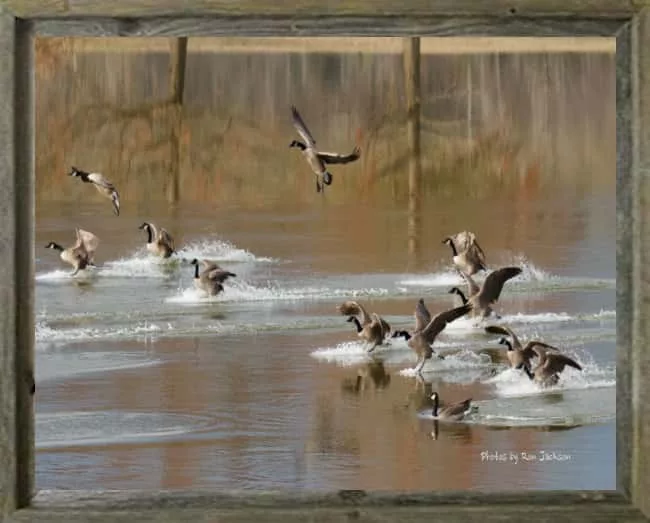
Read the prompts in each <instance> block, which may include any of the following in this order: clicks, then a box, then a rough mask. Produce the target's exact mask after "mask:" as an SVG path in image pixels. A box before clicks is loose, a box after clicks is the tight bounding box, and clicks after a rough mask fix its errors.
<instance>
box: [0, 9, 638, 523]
mask: <svg viewBox="0 0 650 523" xmlns="http://www.w3.org/2000/svg"><path fill="white" fill-rule="evenodd" d="M648 4H650V0H584V1H575V2H569V1H567V0H512V1H507V0H484V1H475V0H413V1H411V2H403V3H399V2H394V1H393V0H355V1H343V2H336V3H329V4H328V3H327V2H322V1H321V0H318V1H316V0H302V1H301V0H299V1H298V2H295V1H291V2H289V1H288V0H255V1H249V2H247V1H244V0H240V1H236V0H195V1H193V2H186V3H184V4H183V6H182V7H180V6H179V3H178V2H177V1H176V0H157V1H154V0H142V1H137V0H116V1H115V2H105V1H103V0H92V1H91V0H0V9H1V8H2V6H5V7H6V8H8V9H9V10H10V11H12V12H13V13H16V14H17V15H18V16H20V17H26V18H35V21H34V25H33V27H34V30H35V31H37V33H38V34H43V35H52V36H56V35H68V34H70V35H78V36H200V35H205V36H208V35H210V36H218V35H236V36H241V35H248V36H254V35H258V36H317V35H322V36H326V35H346V36H347V35H361V36H366V35H378V36H389V35H390V36H398V35H399V36H409V35H432V36H446V35H456V36H467V35H484V36H490V35H499V36H531V35H532V36H563V35H596V36H606V35H612V34H614V33H615V32H616V31H617V30H619V28H620V26H621V23H622V22H623V21H625V20H626V19H627V18H629V16H631V14H632V13H635V12H637V11H638V10H639V9H640V8H641V7H643V6H645V5H648ZM378 13H379V14H378ZM174 15H176V16H183V17H188V16H189V17H193V18H181V19H176V20H174V19H173V16H174ZM202 15H208V16H207V17H202ZM392 15H395V16H393V17H392ZM445 15H449V16H451V17H452V18H448V17H445ZM110 16H119V17H121V18H119V19H111V18H109V17H110ZM86 17H90V18H87V19H84V18H86ZM98 17H99V18H98ZM102 17H103V18H102ZM54 18H56V20H54ZM28 25H29V24H27V25H24V27H23V29H25V27H27V26H28ZM649 25H650V24H649V23H648V15H647V14H643V16H642V17H639V18H637V20H636V21H635V23H634V24H633V25H632V27H631V29H630V30H628V29H623V30H622V31H620V32H619V33H618V39H617V74H618V79H617V101H618V102H619V104H620V106H619V107H617V113H618V118H617V141H618V144H617V145H618V160H617V192H619V194H618V197H617V205H618V209H617V225H618V227H619V235H618V236H619V238H618V244H617V264H618V266H617V270H618V273H617V275H618V277H619V278H620V279H619V285H620V288H618V289H617V322H618V334H619V340H618V351H619V352H618V365H617V367H618V370H617V380H618V387H619V390H618V395H617V396H618V397H617V409H619V410H618V421H617V423H618V429H619V434H618V437H617V442H618V444H619V448H618V450H617V452H618V455H617V456H618V460H619V464H618V472H619V478H618V484H619V485H620V487H621V490H623V491H626V492H629V493H630V495H631V497H632V501H633V502H634V504H636V505H637V506H639V507H642V508H644V509H645V510H646V513H648V507H649V502H648V501H647V492H648V491H649V490H650V489H648V487H649V486H650V484H649V483H648V481H649V479H648V476H649V470H648V463H649V459H650V458H649V457H648V450H650V386H649V385H648V379H647V378H646V376H647V374H646V373H647V371H648V370H650V356H648V354H649V353H650V351H648V350H646V349H645V345H646V343H645V340H647V339H649V338H650V336H649V335H650V331H649V329H650V322H648V321H647V315H646V313H645V309H644V307H645V304H646V303H645V302H646V301H647V298H646V295H645V292H646V289H647V287H648V285H647V283H648V281H647V280H648V277H649V276H650V274H649V273H648V271H650V266H649V265H650V264H648V261H650V260H647V259H646V257H647V255H648V253H650V246H648V242H647V241H645V239H646V237H647V236H648V235H647V234H646V231H647V224H648V220H649V219H650V213H649V212H648V210H646V201H648V198H649V197H650V184H649V183H648V177H649V175H650V156H649V155H650V140H648V137H649V134H650V121H649V117H650V82H649V81H648V74H650V62H649V60H650V36H649V29H648V26H649ZM13 30H14V20H13V18H12V17H11V16H8V15H7V14H2V12H0V46H1V47H0V51H2V52H0V144H2V145H1V146H2V147H3V150H2V153H3V154H1V155H0V184H1V185H0V187H2V189H3V190H2V191H0V219H1V220H2V222H1V223H2V225H3V227H0V276H4V278H0V299H4V300H3V302H2V303H3V308H2V315H1V316H0V336H1V337H0V392H1V393H2V397H0V489H1V492H0V518H2V516H3V515H5V514H7V513H9V512H11V510H12V508H13V507H14V506H15V505H16V504H21V503H23V502H24V501H25V499H26V498H27V497H28V496H29V494H30V493H31V488H32V485H33V453H34V445H33V405H32V400H31V398H30V397H29V394H28V393H29V388H30V386H31V384H30V379H31V371H32V366H33V359H32V358H33V349H34V347H33V336H34V326H33V244H34V242H33V240H34V236H33V232H34V231H33V212H34V200H33V183H34V179H33V176H34V171H33V163H32V162H33V157H32V153H33V148H32V147H33V129H32V125H33V112H32V109H31V101H32V100H33V93H32V89H33V82H32V80H31V74H29V73H28V72H27V71H28V69H26V68H29V66H30V64H31V60H32V56H31V51H30V50H29V49H30V46H26V45H25V42H27V41H28V39H27V38H26V36H25V32H24V31H23V32H21V33H20V37H19V38H18V41H17V42H14V31H13ZM15 44H17V45H16V54H15V55H14V46H15ZM630 52H631V53H632V55H631V58H630ZM14 57H15V58H16V63H17V64H20V67H21V68H22V69H21V71H18V74H17V75H16V77H15V78H16V80H17V82H18V84H17V85H18V86H19V91H20V96H19V97H17V99H16V101H15V103H14V98H13V88H14V76H13V64H14ZM14 114H16V116H17V119H16V125H14ZM16 128H17V129H18V130H19V132H17V133H15V129H16ZM14 138H15V140H14ZM14 146H15V152H16V153H17V154H16V157H15V160H14V155H13V152H14ZM643 151H646V152H645V153H644V152H643ZM14 162H15V165H14ZM17 180H18V182H19V183H16V181H17ZM632 217H633V218H634V219H635V221H634V222H633V223H630V219H631V218H632ZM16 231H17V232H18V234H16ZM17 240H18V241H17ZM15 245H16V246H17V247H18V248H17V249H16V250H15V251H14V246H15ZM17 333H18V335H19V336H18V337H19V340H17V339H16V334H17ZM621 380H624V381H625V383H621ZM16 409H18V410H20V413H16V412H15V411H16ZM16 434H18V435H19V438H16V437H15V436H16ZM16 439H18V440H19V441H16ZM16 456H18V460H19V461H20V462H21V463H20V466H18V467H16ZM16 470H18V474H19V475H20V476H21V478H20V480H19V481H18V484H19V486H20V488H19V489H18V492H16V489H15V488H14V486H15V485H16V483H17V481H16ZM11 520H12V521H16V522H32V521H34V522H35V521H39V522H41V521H57V522H66V523H67V522H70V523H74V522H76V521H90V522H97V523H99V522H102V523H103V522H109V521H123V520H127V521H130V522H133V523H135V522H137V521H156V522H165V521H181V520H185V521H188V520H189V521H197V522H200V521H220V522H240V521H257V520H264V521H283V522H284V521H322V522H328V521H351V520H356V521H364V522H365V521H368V522H370V521H373V522H379V521H405V522H410V521H427V522H431V521H449V522H454V521H458V522H460V521H462V522H473V521H476V522H479V521H480V522H481V523H490V522H497V521H499V522H503V521H522V520H525V521H533V522H541V521H543V522H553V523H556V522H558V521H567V520H573V521H576V522H581V521H584V522H587V521H589V522H600V521H603V522H605V521H607V522H609V521H617V522H618V521H630V522H640V521H648V520H647V519H646V518H644V517H643V516H642V515H641V513H640V512H639V511H638V509H637V508H635V507H634V506H632V505H631V504H630V503H629V501H628V500H627V499H625V498H623V497H622V496H621V495H620V494H616V493H600V492H592V493H535V494H533V493H521V494H507V493H499V494H492V495H481V494H472V493H463V494H457V493H431V494H422V495H415V494H404V495H400V494H392V495H389V494H387V495H384V496H382V495H378V494H369V493H366V492H363V491H342V492H339V493H333V494H329V495H322V496H315V495H306V494H305V495H300V494H296V493H284V494H279V493H275V494H269V493H267V494H265V493H254V494H251V493H246V494H238V495H235V494H226V493H213V492H210V493H201V492H181V493H179V492H158V493H156V492H148V493H143V492H81V493H79V492H42V493H40V494H39V495H38V496H37V497H36V498H35V499H34V502H33V504H32V506H31V507H30V508H27V509H22V510H18V511H16V512H14V513H13V514H12V515H11Z"/></svg>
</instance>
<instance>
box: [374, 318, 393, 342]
mask: <svg viewBox="0 0 650 523" xmlns="http://www.w3.org/2000/svg"><path fill="white" fill-rule="evenodd" d="M373 316H375V317H376V320H377V321H378V322H379V324H380V325H381V330H382V333H383V335H384V337H386V335H387V334H389V333H390V324H389V323H388V322H387V321H386V320H385V319H384V318H382V317H381V316H379V315H378V314H374V313H373Z"/></svg>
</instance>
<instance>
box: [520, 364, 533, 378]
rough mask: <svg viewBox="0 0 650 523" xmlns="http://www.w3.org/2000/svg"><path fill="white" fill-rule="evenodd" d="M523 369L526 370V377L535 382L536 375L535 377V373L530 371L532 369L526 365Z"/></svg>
mask: <svg viewBox="0 0 650 523" xmlns="http://www.w3.org/2000/svg"><path fill="white" fill-rule="evenodd" d="M523 369H524V372H525V373H526V375H527V376H528V377H529V378H530V379H531V380H534V379H535V375H534V374H533V372H532V371H531V370H530V367H529V366H528V365H526V364H524V365H523Z"/></svg>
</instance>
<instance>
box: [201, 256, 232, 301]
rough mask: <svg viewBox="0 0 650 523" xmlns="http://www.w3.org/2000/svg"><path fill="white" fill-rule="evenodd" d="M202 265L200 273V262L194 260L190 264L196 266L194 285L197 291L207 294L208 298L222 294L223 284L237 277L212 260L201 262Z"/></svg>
mask: <svg viewBox="0 0 650 523" xmlns="http://www.w3.org/2000/svg"><path fill="white" fill-rule="evenodd" d="M201 263H202V264H203V270H202V271H201V272H200V273H199V260H197V259H196V258H194V259H193V260H192V261H191V262H190V264H191V265H194V285H195V287H196V288H197V289H199V290H202V291H204V292H206V293H207V294H208V296H216V295H217V294H219V293H220V292H222V291H223V285H222V284H223V282H224V281H226V280H227V279H228V278H234V277H236V276H237V275H236V274H235V273H232V272H229V271H227V270H225V269H222V268H221V267H219V265H217V264H216V263H214V262H212V261H210V260H201Z"/></svg>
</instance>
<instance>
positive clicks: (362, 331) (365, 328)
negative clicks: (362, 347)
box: [337, 301, 390, 353]
mask: <svg viewBox="0 0 650 523" xmlns="http://www.w3.org/2000/svg"><path fill="white" fill-rule="evenodd" d="M337 309H338V311H339V312H340V313H341V314H342V315H344V316H349V318H348V319H347V321H349V322H354V324H355V325H356V327H357V335H358V336H359V337H360V338H361V339H362V340H364V342H365V343H367V344H369V345H370V347H369V348H368V349H367V351H368V352H369V353H370V352H372V351H373V350H375V348H376V347H377V346H379V345H382V344H383V343H384V339H385V338H386V336H387V335H388V334H389V333H390V325H389V324H388V322H387V321H386V320H384V319H383V318H382V317H380V316H379V315H378V314H376V313H374V312H373V313H372V314H368V312H367V311H366V309H365V308H364V307H363V305H361V304H359V303H358V302H356V301H346V302H343V303H342V304H341V305H339V306H338V307H337ZM357 316H360V319H359V318H358V317H357Z"/></svg>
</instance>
